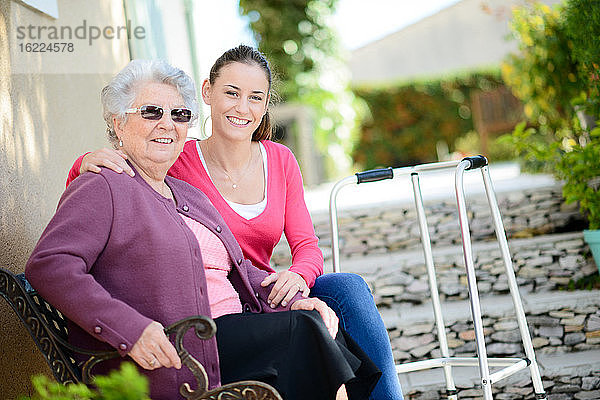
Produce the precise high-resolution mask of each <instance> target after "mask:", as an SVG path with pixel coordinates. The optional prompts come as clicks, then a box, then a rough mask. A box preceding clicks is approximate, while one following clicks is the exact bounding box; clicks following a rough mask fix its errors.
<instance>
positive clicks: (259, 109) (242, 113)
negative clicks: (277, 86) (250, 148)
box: [202, 62, 269, 140]
mask: <svg viewBox="0 0 600 400" xmlns="http://www.w3.org/2000/svg"><path fill="white" fill-rule="evenodd" d="M202 98H203V99H204V102H205V103H206V104H208V105H210V116H211V119H212V132H213V135H219V136H221V137H224V138H227V139H229V140H250V139H251V138H252V133H253V132H254V131H255V130H256V128H257V127H258V125H259V124H260V122H261V120H262V117H263V115H264V114H265V112H266V111H267V105H268V103H269V81H268V79H267V76H266V75H265V72H264V71H263V70H262V69H261V68H260V67H259V66H258V65H256V64H245V63H240V62H233V63H230V64H227V65H225V66H224V67H222V68H221V69H220V71H219V76H218V77H217V78H216V79H215V81H214V82H213V83H212V84H211V83H210V82H209V81H208V80H205V81H204V83H203V84H202Z"/></svg>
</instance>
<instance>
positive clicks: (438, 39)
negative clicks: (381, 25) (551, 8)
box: [349, 0, 561, 85]
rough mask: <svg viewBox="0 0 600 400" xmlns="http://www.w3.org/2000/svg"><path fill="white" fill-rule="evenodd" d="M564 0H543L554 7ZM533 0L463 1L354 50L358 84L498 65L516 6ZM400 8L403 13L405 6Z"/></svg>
mask: <svg viewBox="0 0 600 400" xmlns="http://www.w3.org/2000/svg"><path fill="white" fill-rule="evenodd" d="M560 1H561V0H540V2H542V3H545V4H548V5H554V4H556V3H559V2H560ZM528 3H529V2H528V0H486V1H481V0H461V1H459V2H457V3H456V4H453V5H451V6H449V7H447V8H445V9H443V10H441V11H440V12H438V13H436V14H433V15H431V16H429V17H427V18H424V19H422V20H420V21H418V22H416V23H414V24H412V25H410V26H407V27H405V28H403V29H401V30H399V31H397V32H394V33H392V34H390V35H388V36H385V37H384V38H382V39H380V40H377V41H375V42H372V43H369V44H367V45H365V46H363V47H361V48H358V49H356V50H354V51H353V52H352V54H351V57H350V63H349V64H350V70H351V73H352V84H353V85H366V84H384V83H386V82H390V81H405V80H409V79H415V78H429V77H433V76H440V75H443V74H449V73H456V72H458V71H464V70H470V69H474V68H486V67H492V66H497V65H499V63H500V62H501V61H502V60H503V59H504V57H506V55H507V54H508V53H509V52H514V51H516V48H517V43H516V41H514V40H513V41H508V40H507V36H508V35H509V32H510V31H509V26H508V21H509V20H510V18H511V17H512V9H513V7H515V6H522V5H523V4H528ZM397 8H398V10H399V12H402V6H401V5H400V4H399V3H398V5H397Z"/></svg>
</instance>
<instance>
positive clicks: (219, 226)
mask: <svg viewBox="0 0 600 400" xmlns="http://www.w3.org/2000/svg"><path fill="white" fill-rule="evenodd" d="M215 230H216V231H217V232H218V233H221V231H222V229H221V225H217V227H216V228H215Z"/></svg>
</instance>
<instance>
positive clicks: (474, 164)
mask: <svg viewBox="0 0 600 400" xmlns="http://www.w3.org/2000/svg"><path fill="white" fill-rule="evenodd" d="M462 161H468V162H469V163H470V164H471V165H470V166H468V167H467V168H465V170H467V171H468V170H470V169H478V168H481V167H485V166H486V165H488V160H487V158H485V157H484V156H482V155H481V154H480V155H478V156H472V157H465V158H463V159H462Z"/></svg>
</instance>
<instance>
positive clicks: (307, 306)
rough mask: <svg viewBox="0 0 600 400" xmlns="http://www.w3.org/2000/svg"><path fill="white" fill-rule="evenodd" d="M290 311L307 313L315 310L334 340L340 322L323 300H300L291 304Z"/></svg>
mask: <svg viewBox="0 0 600 400" xmlns="http://www.w3.org/2000/svg"><path fill="white" fill-rule="evenodd" d="M290 309H292V310H307V311H310V310H317V311H318V312H319V314H321V317H322V318H323V321H324V322H325V326H326V327H327V330H328V331H329V334H330V335H331V337H332V338H334V339H335V336H336V335H337V332H338V324H339V322H340V320H339V319H338V317H337V315H335V312H334V311H333V310H332V309H331V308H329V306H328V305H327V304H325V302H324V301H323V300H319V299H317V298H314V297H313V298H310V299H300V300H298V301H296V302H295V303H294V304H292V306H291V307H290Z"/></svg>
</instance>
